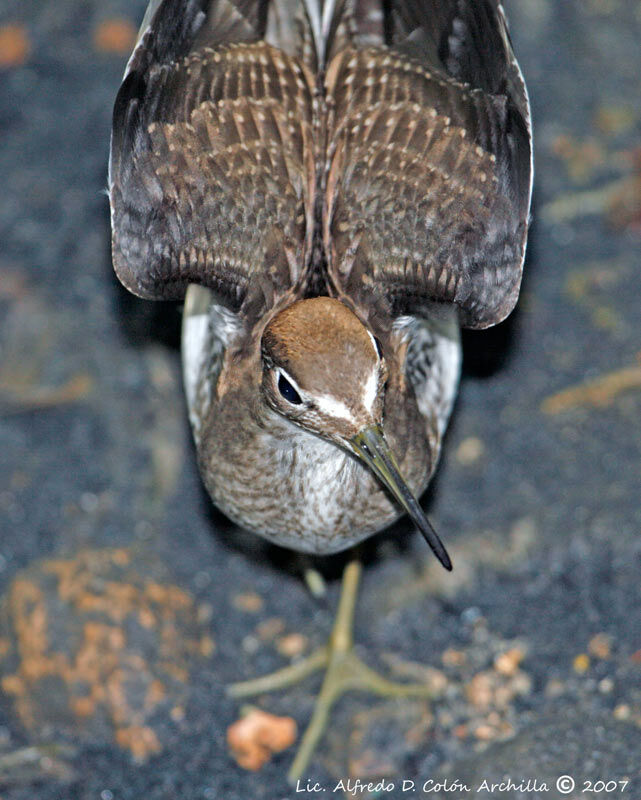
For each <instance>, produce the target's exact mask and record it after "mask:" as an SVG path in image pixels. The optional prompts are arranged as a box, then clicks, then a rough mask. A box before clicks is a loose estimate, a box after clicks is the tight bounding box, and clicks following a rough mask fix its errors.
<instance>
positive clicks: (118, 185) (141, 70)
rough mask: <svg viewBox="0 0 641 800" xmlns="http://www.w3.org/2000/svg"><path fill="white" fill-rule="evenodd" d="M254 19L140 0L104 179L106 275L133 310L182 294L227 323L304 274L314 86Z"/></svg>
mask: <svg viewBox="0 0 641 800" xmlns="http://www.w3.org/2000/svg"><path fill="white" fill-rule="evenodd" d="M266 9H267V4H266V3H263V2H259V0H152V3H151V5H150V7H149V9H148V11H147V14H146V15H145V20H144V22H143V27H142V29H141V33H140V35H139V39H138V43H137V45H136V48H135V50H134V53H133V55H132V57H131V59H130V61H129V64H128V66H127V71H126V73H125V78H124V81H123V83H122V86H121V88H120V91H119V93H118V97H117V99H116V104H115V108H114V116H113V131H112V143H111V157H110V170H109V172H110V177H109V193H110V201H111V215H112V252H113V262H114V267H115V269H116V272H117V274H118V276H119V278H120V280H121V281H122V282H123V283H124V284H125V286H126V287H127V288H128V289H130V290H131V291H132V292H134V293H135V294H137V295H140V296H141V297H146V298H153V299H173V298H180V297H182V295H183V294H184V291H185V289H186V286H187V284H188V283H192V282H193V283H200V284H203V285H205V286H207V287H209V288H211V289H213V290H214V291H215V292H216V293H217V295H218V296H219V298H220V299H221V300H222V301H223V302H225V303H226V304H227V305H228V306H230V307H231V308H233V309H235V310H237V309H238V308H240V306H241V305H242V303H243V302H244V301H245V300H246V298H247V294H248V292H249V291H250V286H252V285H253V286H258V288H259V290H260V291H261V292H263V293H264V294H265V295H273V293H274V292H278V291H286V290H287V289H289V288H291V287H292V286H294V285H296V283H297V281H299V280H300V279H301V276H302V274H303V273H304V265H305V262H306V261H307V260H308V258H309V252H310V250H311V237H312V235H313V229H314V225H313V207H314V196H315V191H316V190H315V164H314V148H313V142H312V138H313V137H312V96H313V92H314V79H313V77H311V75H310V71H309V70H308V68H307V67H306V66H305V65H304V63H303V62H302V60H301V59H299V58H296V57H295V56H291V55H288V54H287V53H285V52H283V51H281V50H279V49H277V48H275V47H273V46H272V45H270V44H269V43H268V42H267V41H265V38H264V37H265V34H266V32H267V33H269V31H270V30H276V31H277V30H278V27H279V24H281V23H279V22H278V15H274V14H272V18H271V19H268V14H267V11H266ZM281 11H282V10H281ZM281 16H283V15H282V13H281ZM282 24H284V23H282ZM288 24H289V25H291V24H293V23H292V21H291V19H290V20H288ZM274 35H275V34H274ZM268 38H269V37H268ZM254 279H256V280H254Z"/></svg>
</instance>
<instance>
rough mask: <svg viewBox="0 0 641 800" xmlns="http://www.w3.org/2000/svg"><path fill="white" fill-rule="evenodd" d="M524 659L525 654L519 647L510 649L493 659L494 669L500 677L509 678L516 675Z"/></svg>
mask: <svg viewBox="0 0 641 800" xmlns="http://www.w3.org/2000/svg"><path fill="white" fill-rule="evenodd" d="M524 658H525V653H524V651H523V650H521V648H520V647H512V648H511V649H510V650H508V651H507V652H505V653H500V654H499V655H498V656H497V657H496V658H495V659H494V669H495V670H496V671H497V672H500V673H501V675H505V676H506V677H511V676H512V675H515V674H516V671H517V670H518V668H519V665H520V663H521V662H522V661H523V659H524Z"/></svg>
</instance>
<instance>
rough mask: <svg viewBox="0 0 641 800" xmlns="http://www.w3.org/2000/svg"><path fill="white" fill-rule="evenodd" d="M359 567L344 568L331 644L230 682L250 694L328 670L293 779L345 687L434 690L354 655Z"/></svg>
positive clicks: (388, 692) (403, 693)
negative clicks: (396, 678) (393, 677)
mask: <svg viewBox="0 0 641 800" xmlns="http://www.w3.org/2000/svg"><path fill="white" fill-rule="evenodd" d="M360 569H361V567H360V563H359V562H357V561H352V562H350V563H349V564H348V565H347V567H346V569H345V574H344V576H343V590H342V594H341V600H340V604H339V608H338V613H337V615H336V621H335V623H334V628H333V630H332V633H331V635H330V638H329V642H328V644H327V645H325V646H324V647H321V648H319V649H318V650H316V651H314V652H313V653H312V654H311V655H310V656H308V657H307V658H304V659H301V660H300V661H298V662H296V663H295V664H292V665H291V666H289V667H285V668H284V669H280V670H277V671H276V672H272V673H271V674H269V675H265V676H263V677H262V678H257V679H256V680H251V681H243V682H241V683H234V684H232V685H231V686H230V687H229V692H230V694H231V695H232V696H234V697H249V696H250V695H256V694H262V693H264V692H271V691H275V690H278V689H284V688H286V687H288V686H292V685H293V684H296V683H299V682H300V681H302V680H304V679H305V678H306V677H307V676H308V675H312V674H313V673H314V672H317V671H318V670H321V669H324V670H325V677H324V679H323V685H322V687H321V690H320V693H319V695H318V697H317V698H316V704H315V706H314V713H313V714H312V719H311V721H310V723H309V725H308V726H307V729H306V731H305V733H304V735H303V738H302V740H301V743H300V745H299V748H298V752H297V753H296V757H295V758H294V761H293V763H292V766H291V768H290V770H289V773H288V778H289V780H290V781H291V782H292V783H293V782H295V781H297V780H298V779H299V778H300V777H301V776H302V775H303V773H304V772H305V770H306V768H307V766H308V764H309V761H310V759H311V756H312V754H313V753H314V750H315V749H316V746H317V745H318V742H319V741H320V739H321V737H322V735H323V733H324V731H325V728H326V727H327V721H328V719H329V714H330V711H331V708H332V706H333V705H334V703H335V702H336V700H337V699H338V698H339V697H340V696H341V695H342V694H344V693H345V692H348V691H350V690H356V691H366V692H372V693H373V694H377V695H380V696H383V697H430V696H431V695H432V690H431V689H430V687H428V686H426V685H425V684H420V683H417V684H415V683H396V682H393V681H390V680H387V679H386V678H383V677H382V676H381V675H379V674H378V673H377V672H375V671H374V670H373V669H370V668H369V667H368V666H367V665H366V664H364V663H363V662H362V661H361V659H360V658H358V656H357V655H356V653H355V651H354V643H353V636H352V628H353V617H354V603H355V600H356V591H357V587H358V580H359V577H360Z"/></svg>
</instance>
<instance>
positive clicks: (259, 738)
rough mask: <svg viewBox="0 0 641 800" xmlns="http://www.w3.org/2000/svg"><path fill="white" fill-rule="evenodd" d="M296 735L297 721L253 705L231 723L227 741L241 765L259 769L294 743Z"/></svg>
mask: <svg viewBox="0 0 641 800" xmlns="http://www.w3.org/2000/svg"><path fill="white" fill-rule="evenodd" d="M296 736H297V728H296V722H295V720H293V719H292V718H291V717H277V716H275V715H274V714H268V713H267V712H266V711H261V710H260V709H259V708H253V709H252V710H251V711H250V712H249V713H248V714H246V715H245V716H243V717H242V718H241V719H239V720H237V721H236V722H234V723H233V724H232V725H230V726H229V728H228V729H227V744H228V745H229V748H230V750H231V752H232V755H233V756H234V758H235V759H236V762H237V763H238V765H239V766H241V767H243V769H248V770H251V771H256V770H258V769H260V768H261V767H262V766H263V765H264V764H266V763H267V762H268V761H269V760H270V759H271V757H272V755H273V754H274V753H280V752H281V751H282V750H285V749H286V748H287V747H289V746H290V745H292V744H293V743H294V742H295V741H296Z"/></svg>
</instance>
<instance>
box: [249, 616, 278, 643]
mask: <svg viewBox="0 0 641 800" xmlns="http://www.w3.org/2000/svg"><path fill="white" fill-rule="evenodd" d="M284 630H285V623H284V621H283V620H282V619H281V618H280V617H269V619H266V620H264V621H263V622H261V623H260V624H259V625H257V626H256V633H257V634H258V637H259V638H260V639H262V640H263V642H271V641H273V640H274V639H275V638H276V637H277V636H280V635H281V633H282V632H283V631H284Z"/></svg>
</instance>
